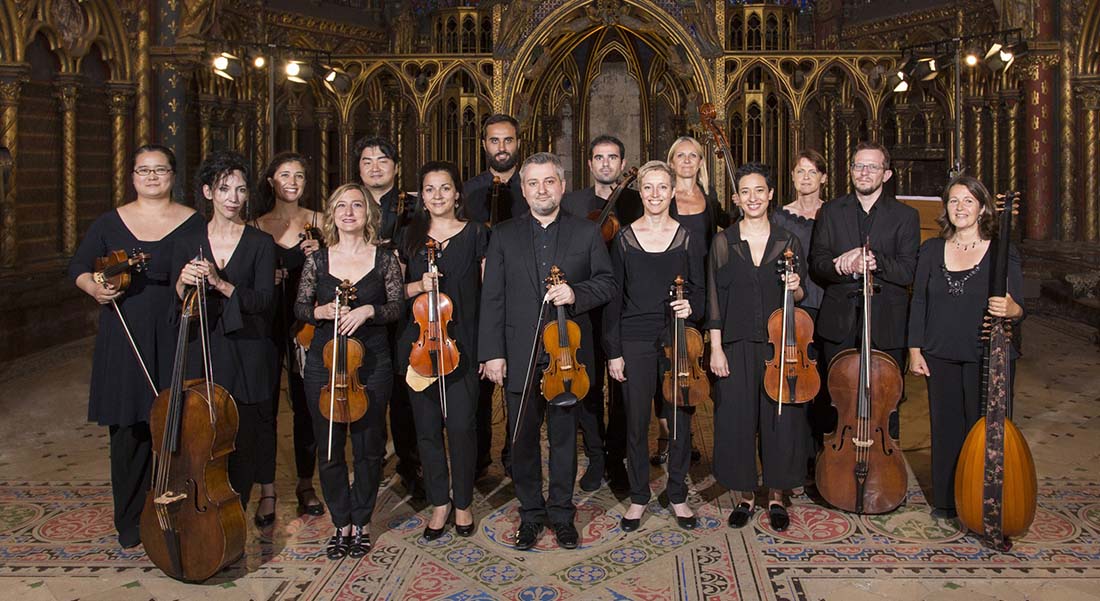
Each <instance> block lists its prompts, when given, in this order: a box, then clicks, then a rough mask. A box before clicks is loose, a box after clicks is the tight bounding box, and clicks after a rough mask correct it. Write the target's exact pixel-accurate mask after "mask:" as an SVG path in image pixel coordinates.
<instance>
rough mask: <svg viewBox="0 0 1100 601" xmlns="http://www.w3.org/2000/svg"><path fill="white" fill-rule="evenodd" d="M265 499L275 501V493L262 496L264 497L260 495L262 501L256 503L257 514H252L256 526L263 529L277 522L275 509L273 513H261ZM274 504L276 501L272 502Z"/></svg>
mask: <svg viewBox="0 0 1100 601" xmlns="http://www.w3.org/2000/svg"><path fill="white" fill-rule="evenodd" d="M264 499H271V500H272V501H273V502H274V501H275V495H265V496H262V497H260V502H259V503H257V504H256V514H255V515H253V516H252V523H253V524H256V527H257V528H259V529H261V530H262V529H264V528H267V527H268V526H270V525H272V524H274V523H275V511H274V510H272V512H271V513H267V514H261V513H260V504H262V503H263V502H264ZM272 505H274V503H272Z"/></svg>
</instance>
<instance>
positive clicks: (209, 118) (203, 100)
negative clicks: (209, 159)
mask: <svg viewBox="0 0 1100 601" xmlns="http://www.w3.org/2000/svg"><path fill="white" fill-rule="evenodd" d="M217 109H218V99H217V98H215V97H213V96H209V95H206V94H202V95H201V96H199V160H202V159H205V158H206V156H207V155H209V154H210V128H211V127H213V124H214V112H215V111H216V110H217Z"/></svg>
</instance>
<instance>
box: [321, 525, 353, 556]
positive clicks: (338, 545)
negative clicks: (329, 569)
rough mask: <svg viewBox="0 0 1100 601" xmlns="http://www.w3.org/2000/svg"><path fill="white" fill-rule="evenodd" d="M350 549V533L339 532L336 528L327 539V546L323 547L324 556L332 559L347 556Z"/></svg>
mask: <svg viewBox="0 0 1100 601" xmlns="http://www.w3.org/2000/svg"><path fill="white" fill-rule="evenodd" d="M350 549H351V535H350V534H340V529H339V528H337V529H336V532H335V533H334V534H333V535H332V538H330V539H328V546H327V547H325V556H326V557H328V558H329V559H331V560H333V561H335V560H337V559H343V558H345V557H347V555H348V551H349V550H350Z"/></svg>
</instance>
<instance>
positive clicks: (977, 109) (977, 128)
mask: <svg viewBox="0 0 1100 601" xmlns="http://www.w3.org/2000/svg"><path fill="white" fill-rule="evenodd" d="M967 108H968V109H970V120H971V122H972V123H973V127H974V138H973V139H974V150H973V152H971V155H970V156H971V159H970V173H971V174H972V175H973V176H974V177H976V178H978V180H980V181H983V182H984V181H985V178H984V177H983V176H984V175H985V152H984V148H983V147H984V146H985V145H984V144H983V143H982V138H983V137H984V133H985V132H984V130H985V126H984V124H983V123H982V113H983V108H984V103H983V102H982V100H981V99H980V98H973V99H971V100H970V101H968V102H967ZM964 128H965V126H964ZM963 139H966V136H965V135H964V136H963ZM963 156H966V155H963Z"/></svg>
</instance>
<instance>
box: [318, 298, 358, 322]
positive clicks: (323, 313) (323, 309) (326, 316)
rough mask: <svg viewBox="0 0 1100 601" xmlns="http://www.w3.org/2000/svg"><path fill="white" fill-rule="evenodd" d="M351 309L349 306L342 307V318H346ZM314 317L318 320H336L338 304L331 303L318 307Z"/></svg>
mask: <svg viewBox="0 0 1100 601" xmlns="http://www.w3.org/2000/svg"><path fill="white" fill-rule="evenodd" d="M349 312H351V309H349V308H348V306H347V305H343V306H341V307H340V317H344V316H346V315H347V314H348V313H349ZM313 317H314V318H316V319H322V320H328V321H332V320H334V319H336V303H335V302H331V303H328V304H327V305H317V306H316V307H314V308H313Z"/></svg>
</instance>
